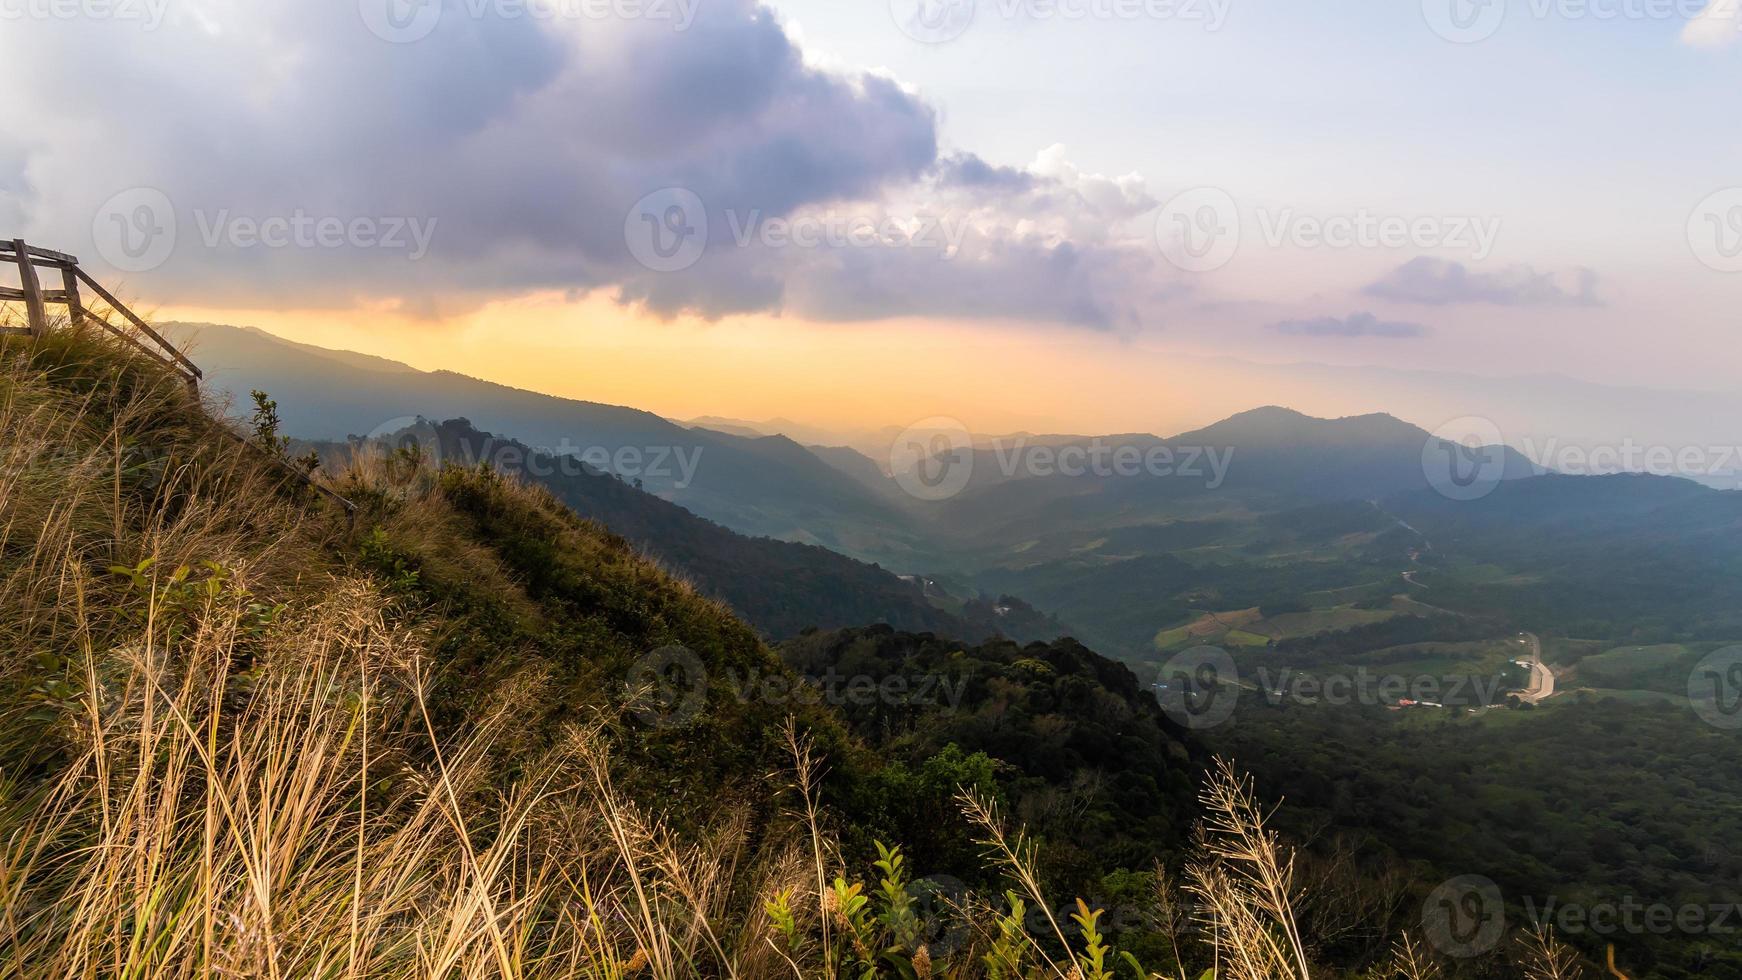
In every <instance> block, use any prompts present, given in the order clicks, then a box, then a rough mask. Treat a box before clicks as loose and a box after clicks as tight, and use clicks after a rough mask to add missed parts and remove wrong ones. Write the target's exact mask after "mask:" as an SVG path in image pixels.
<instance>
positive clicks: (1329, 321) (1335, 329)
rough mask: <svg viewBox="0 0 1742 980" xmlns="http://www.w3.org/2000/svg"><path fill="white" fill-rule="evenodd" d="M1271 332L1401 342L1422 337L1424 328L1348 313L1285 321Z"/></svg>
mask: <svg viewBox="0 0 1742 980" xmlns="http://www.w3.org/2000/svg"><path fill="white" fill-rule="evenodd" d="M1271 329H1273V330H1276V331H1278V332H1280V333H1286V334H1292V335H1294V336H1297V337H1387V338H1392V339H1404V338H1409V337H1425V336H1427V333H1428V329H1427V328H1426V327H1424V326H1422V325H1421V324H1419V323H1403V322H1396V321H1387V320H1381V319H1379V318H1378V317H1376V316H1374V315H1373V314H1371V313H1351V314H1349V315H1348V316H1346V317H1334V316H1327V317H1319V318H1316V319H1311V320H1285V321H1283V322H1282V323H1278V324H1276V325H1275V326H1273V327H1272V328H1271Z"/></svg>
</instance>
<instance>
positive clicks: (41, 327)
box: [0, 238, 357, 520]
mask: <svg viewBox="0 0 1742 980" xmlns="http://www.w3.org/2000/svg"><path fill="white" fill-rule="evenodd" d="M5 262H12V263H14V264H16V265H17V266H18V283H19V288H17V289H13V288H11V287H9V286H0V302H6V301H10V302H15V303H23V304H24V319H25V326H22V327H5V326H0V333H13V334H20V333H22V334H29V335H31V336H33V337H41V336H43V335H45V334H47V333H48V331H49V327H50V325H51V323H52V321H51V320H50V319H49V315H48V308H49V307H50V306H53V305H59V306H64V307H66V308H67V322H68V323H69V324H70V325H72V326H75V327H76V326H81V325H84V324H94V325H96V326H98V327H101V328H102V329H104V330H107V331H108V332H110V333H112V334H114V335H115V336H117V337H119V338H121V339H122V340H123V341H125V342H127V343H128V344H129V345H131V346H132V347H133V348H135V349H136V350H138V351H140V352H141V353H143V354H145V355H146V356H148V357H151V358H152V359H154V360H156V361H157V362H158V363H160V364H162V365H163V366H164V367H167V368H169V369H170V370H171V371H174V372H175V373H176V374H179V375H181V377H182V378H184V379H186V381H187V383H188V386H189V387H191V388H192V389H193V390H194V392H195V393H196V394H197V393H198V392H199V389H200V381H201V380H202V379H204V378H205V373H204V372H202V371H201V370H200V367H199V365H197V364H195V363H194V362H193V361H191V360H188V357H187V355H186V354H183V353H182V352H181V349H180V348H178V347H176V346H175V345H174V344H172V343H170V342H169V341H168V340H166V339H164V336H163V335H162V334H160V333H158V332H157V331H156V330H153V329H152V328H151V325H150V324H149V323H146V322H145V321H144V320H142V319H140V318H139V316H138V315H137V314H135V313H134V312H133V311H132V310H130V309H128V308H127V306H126V305H125V304H123V303H122V302H121V301H120V300H118V299H116V298H115V294H113V293H111V292H109V291H108V290H107V289H104V288H103V286H102V284H101V283H99V282H97V280H95V279H92V278H91V277H90V275H89V274H87V273H86V272H85V270H84V269H81V268H79V260H78V259H77V258H75V257H73V256H71V255H68V254H66V253H65V252H56V251H54V250H53V249H47V248H38V247H37V246H35V245H28V244H26V243H25V241H24V239H22V238H14V239H12V240H11V241H9V242H8V241H0V263H5ZM38 269H43V270H48V271H51V272H58V273H60V282H61V288H59V289H44V288H42V277H41V276H39V275H38V274H37V270H38ZM81 284H83V285H84V286H85V287H86V288H88V289H90V291H91V293H92V294H93V295H95V296H96V297H97V298H98V299H101V300H102V301H103V302H104V303H105V304H106V305H107V306H108V307H109V309H111V310H113V311H114V312H115V313H116V314H117V315H118V316H120V317H121V318H122V319H124V320H125V321H126V322H127V324H128V325H130V326H131V327H132V328H133V330H132V331H129V330H126V329H123V328H122V327H119V326H116V325H115V324H113V323H110V322H109V319H108V318H107V317H103V316H96V315H94V314H93V313H92V312H91V310H90V308H89V307H87V306H85V305H84V301H83V299H82V294H81V292H80V289H79V287H80V285H81ZM134 331H136V332H134ZM215 427H216V428H217V429H218V430H219V431H221V432H223V433H224V434H225V435H227V436H229V437H230V438H232V439H234V440H236V441H237V442H240V443H243V444H244V445H248V446H253V447H254V448H256V449H260V450H261V451H262V452H263V453H265V452H266V451H265V449H264V448H263V447H260V446H258V445H256V444H255V443H252V442H249V441H248V440H247V439H244V438H243V437H242V436H240V435H237V434H236V433H235V432H233V431H231V430H230V428H229V427H227V426H224V425H216V426H215ZM267 455H269V456H270V457H271V458H272V459H273V460H274V461H275V462H277V463H278V464H279V465H280V466H282V467H283V468H284V470H285V472H287V473H289V474H290V475H291V476H293V477H295V478H296V479H297V480H298V481H300V482H301V483H303V484H304V485H305V486H308V487H310V488H312V489H313V490H314V491H315V492H317V493H319V494H321V495H323V496H325V497H328V498H331V499H332V500H334V501H336V502H337V503H338V504H339V505H340V506H341V507H343V508H345V513H346V515H348V516H349V517H350V518H351V519H352V520H355V519H356V517H357V506H356V505H355V504H353V503H351V502H350V501H349V500H346V499H345V498H344V497H342V496H340V495H339V494H337V493H334V492H333V491H332V490H330V489H328V488H327V487H324V486H322V485H321V484H319V483H317V482H315V480H314V479H313V478H312V477H310V476H309V475H308V474H307V473H304V472H303V471H302V470H300V469H297V468H296V467H295V466H292V465H290V463H289V462H288V461H286V460H285V459H284V458H283V457H282V456H280V455H278V454H277V453H267Z"/></svg>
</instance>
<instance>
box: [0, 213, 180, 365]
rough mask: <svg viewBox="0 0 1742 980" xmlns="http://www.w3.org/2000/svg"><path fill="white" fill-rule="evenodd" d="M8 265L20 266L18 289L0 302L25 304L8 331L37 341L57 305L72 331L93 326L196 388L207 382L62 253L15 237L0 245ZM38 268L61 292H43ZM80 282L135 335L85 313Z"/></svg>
mask: <svg viewBox="0 0 1742 980" xmlns="http://www.w3.org/2000/svg"><path fill="white" fill-rule="evenodd" d="M8 259H9V260H11V261H12V262H13V263H15V264H16V265H17V266H18V282H19V288H18V289H11V288H8V287H5V286H0V300H12V301H14V302H21V303H23V304H24V317H25V323H26V324H27V325H26V326H24V327H15V328H8V330H9V332H24V333H29V334H31V335H33V336H39V337H40V336H41V335H43V334H45V333H47V332H48V326H49V319H48V307H49V306H50V305H60V306H65V307H66V308H67V321H68V322H69V323H72V324H73V325H74V326H77V325H79V324H83V323H94V324H96V325H97V326H99V327H102V328H103V329H104V330H107V331H109V332H110V333H112V334H114V335H115V336H117V337H120V338H121V339H122V340H124V341H126V342H127V343H129V344H131V345H133V346H134V347H136V348H138V349H139V350H140V351H142V352H144V353H145V354H147V355H148V356H150V357H152V358H155V359H156V360H158V361H159V362H161V363H162V364H163V365H164V366H165V367H168V368H169V369H170V370H172V371H175V372H176V373H178V374H180V375H181V376H182V377H184V378H186V379H187V380H188V383H189V384H190V385H193V386H194V387H196V388H197V387H199V383H200V379H201V378H203V377H205V375H204V374H202V373H201V371H200V368H199V365H197V364H195V363H194V362H192V361H190V360H188V359H187V355H185V354H183V353H182V352H181V351H180V350H179V349H177V348H176V346H175V345H174V344H172V343H170V342H169V341H167V340H165V339H164V338H163V335H162V334H160V333H158V332H157V331H156V330H153V329H151V325H150V324H148V323H146V322H145V321H144V320H141V319H140V318H139V316H138V315H137V314H135V313H134V312H133V311H132V310H130V309H128V308H127V306H126V304H124V303H122V302H121V301H120V300H118V299H116V298H115V294H113V293H111V292H109V291H108V290H107V289H104V288H103V286H102V284H101V283H99V282H97V280H95V279H92V278H91V277H90V275H89V274H87V273H86V272H85V270H83V269H81V268H79V260H78V259H76V258H74V257H73V256H71V255H68V254H66V253H65V252H56V251H53V250H52V249H46V248H37V247H36V246H35V245H26V244H25V243H24V239H22V238H15V239H13V240H12V241H10V242H0V261H6V260H8ZM37 269H47V270H50V271H55V272H59V273H60V281H61V288H59V289H44V288H42V277H40V276H38V275H37V271H36V270H37ZM81 283H83V284H84V285H85V286H86V287H88V288H89V289H90V290H91V292H92V293H93V294H95V295H96V296H97V298H98V299H101V300H102V301H103V302H104V303H106V304H108V306H109V309H111V310H114V311H115V313H116V314H117V315H119V316H120V317H122V318H123V319H125V320H126V321H127V322H128V323H129V324H131V325H132V327H133V329H134V330H136V331H138V333H131V332H129V331H127V330H123V329H122V328H120V327H117V326H116V325H114V324H112V323H110V322H109V321H108V319H107V318H106V317H100V316H90V315H89V312H90V311H89V309H88V308H86V306H85V305H84V302H83V300H82V299H81V298H80V294H79V285H80V284H81Z"/></svg>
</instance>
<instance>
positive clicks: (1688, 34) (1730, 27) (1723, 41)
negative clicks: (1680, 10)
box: [1682, 0, 1742, 48]
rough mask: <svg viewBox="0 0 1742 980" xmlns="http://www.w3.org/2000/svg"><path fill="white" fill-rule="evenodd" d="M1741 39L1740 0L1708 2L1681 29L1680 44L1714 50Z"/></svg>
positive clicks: (1741, 14) (1741, 2) (1741, 11)
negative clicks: (1704, 7)
mask: <svg viewBox="0 0 1742 980" xmlns="http://www.w3.org/2000/svg"><path fill="white" fill-rule="evenodd" d="M1738 39H1742V0H1710V2H1709V3H1707V4H1706V9H1704V10H1702V11H1700V12H1699V13H1698V14H1695V15H1694V17H1693V18H1692V19H1691V20H1689V21H1688V23H1687V26H1686V27H1684V28H1682V42H1683V43H1685V44H1691V45H1693V46H1694V47H1697V48H1716V47H1724V46H1726V45H1730V44H1735V43H1736V41H1737V40H1738Z"/></svg>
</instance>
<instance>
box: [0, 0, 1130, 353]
mask: <svg viewBox="0 0 1742 980" xmlns="http://www.w3.org/2000/svg"><path fill="white" fill-rule="evenodd" d="M361 2H362V3H363V4H364V5H365V10H367V9H370V8H369V6H368V5H369V4H375V5H383V4H386V5H396V0H361ZM583 7H585V5H580V6H576V5H554V6H553V5H539V4H530V5H516V4H492V3H479V2H477V0H442V6H441V8H440V10H441V14H440V17H439V20H438V21H437V22H436V23H435V25H434V27H433V29H432V30H430V31H429V32H428V33H427V36H422V37H421V38H419V39H417V40H413V41H410V42H408V43H392V42H390V41H388V40H384V39H383V38H382V37H380V36H377V34H376V33H373V32H372V31H371V30H370V29H368V28H367V27H366V26H365V21H366V20H367V18H366V17H365V18H360V17H359V16H358V0H339V2H335V3H312V4H311V3H307V2H305V0H204V2H202V3H201V4H199V5H198V9H197V10H196V9H195V7H194V5H192V4H171V5H169V6H168V7H167V15H166V19H165V21H164V22H163V23H162V24H161V25H160V26H158V27H156V29H154V30H151V31H149V32H146V31H143V30H142V29H141V27H140V25H136V24H128V23H124V22H101V21H92V20H90V19H86V20H78V21H74V20H45V21H42V22H40V23H33V24H31V25H30V30H28V31H20V30H13V31H8V32H5V33H4V34H0V62H4V63H6V64H8V65H9V66H11V67H12V68H13V71H12V73H11V76H12V77H13V78H14V79H18V80H20V83H21V84H22V86H23V88H22V89H20V88H19V87H18V86H14V87H13V88H12V89H10V90H9V92H8V95H7V96H6V101H7V104H8V111H7V115H8V125H7V130H8V132H10V133H22V134H29V138H28V139H19V138H0V216H8V217H16V218H18V219H19V221H18V224H20V225H22V226H23V227H24V229H25V231H26V233H27V234H28V235H29V236H30V237H31V238H32V239H36V240H40V241H42V242H43V243H44V244H46V245H50V246H52V247H60V248H63V249H65V250H68V251H77V252H80V253H82V254H83V255H85V256H88V257H89V258H91V259H96V258H99V257H103V254H102V250H101V249H99V248H98V243H99V242H100V241H101V240H102V237H101V232H100V230H99V229H96V228H94V227H93V226H94V223H95V224H103V223H104V222H105V221H108V222H118V223H120V224H122V225H125V224H126V223H128V222H131V221H133V220H134V209H132V208H131V207H129V209H127V213H125V214H106V213H105V209H104V206H105V202H107V201H109V200H111V198H112V195H115V194H117V193H118V192H123V191H126V190H128V189H130V188H135V187H149V188H154V189H156V190H160V191H162V192H163V194H164V195H165V196H167V198H168V200H169V201H170V202H171V206H172V209H173V215H172V217H173V219H174V224H175V236H174V243H175V244H174V248H173V251H172V252H171V253H170V254H169V256H168V258H167V259H166V260H165V261H164V262H163V263H162V264H161V265H159V266H154V267H153V268H151V269H150V270H149V271H148V272H147V271H144V270H141V271H140V272H139V276H140V278H138V279H137V280H136V281H134V282H133V283H130V286H131V288H134V289H135V290H139V291H143V292H145V293H146V294H148V295H150V296H151V297H153V299H154V300H155V301H157V302H198V303H201V304H205V305H212V306H219V305H231V304H235V305H247V304H251V303H252V304H261V305H266V304H278V305H295V306H298V307H304V308H306V307H311V306H322V305H334V306H338V305H349V304H352V303H355V302H357V301H358V300H360V299H368V300H376V301H386V302H397V303H399V304H401V305H402V306H405V307H408V308H416V309H420V310H425V311H427V312H429V313H430V314H431V315H440V314H441V313H444V312H453V311H455V310H458V309H464V308H467V307H470V306H475V305H477V304H479V303H482V302H485V301H487V300H489V299H492V298H495V297H498V296H503V295H513V294H517V293H524V292H528V291H533V290H541V289H562V290H593V289H606V290H611V291H612V292H613V293H614V295H616V296H618V297H619V298H620V299H621V300H622V301H623V302H626V303H636V304H645V305H646V307H647V308H648V309H649V310H651V311H652V312H654V313H656V314H659V315H665V316H669V315H676V314H680V313H692V314H698V315H701V316H705V317H720V316H726V315H731V314H735V313H745V312H759V311H772V312H791V313H796V314H801V315H807V316H822V317H835V318H876V317H879V316H888V315H899V314H910V313H911V314H931V313H949V314H951V315H960V316H983V317H1012V318H1017V319H1034V320H1058V321H1062V322H1072V323H1083V324H1087V325H1092V326H1104V325H1108V324H1115V323H1123V322H1127V321H1129V320H1130V319H1131V318H1133V317H1135V316H1136V315H1137V314H1136V313H1135V312H1133V311H1134V310H1135V309H1136V308H1137V307H1139V306H1141V305H1142V303H1143V302H1145V297H1146V296H1148V295H1149V294H1150V292H1151V291H1152V290H1153V289H1154V288H1155V287H1154V286H1153V285H1152V284H1151V283H1150V279H1151V278H1152V277H1153V272H1154V269H1153V267H1152V265H1151V263H1150V262H1149V253H1150V251H1151V250H1150V249H1146V248H1144V247H1143V246H1142V242H1141V236H1140V235H1138V234H1136V233H1127V232H1126V231H1125V230H1123V229H1122V227H1121V226H1122V225H1123V224H1124V223H1126V222H1132V220H1133V219H1134V218H1135V216H1136V215H1138V214H1141V212H1142V211H1143V210H1145V209H1147V208H1152V207H1153V206H1154V203H1153V200H1152V199H1151V198H1150V197H1149V195H1148V194H1147V192H1146V190H1145V189H1144V186H1143V181H1142V178H1140V177H1137V176H1135V175H1127V176H1123V177H1104V176H1101V175H1098V174H1085V173H1082V172H1080V171H1079V170H1077V169H1076V168H1075V167H1074V166H1072V165H1071V164H1070V163H1069V162H1068V161H1066V160H1065V159H1064V156H1063V151H1062V149H1060V148H1049V149H1048V150H1047V151H1045V152H1043V153H1042V154H1041V155H1040V157H1038V158H1037V159H1036V160H1035V161H1034V163H1032V164H1030V165H1029V166H1028V167H1025V168H1012V167H1005V166H997V165H994V164H991V163H988V162H986V161H984V160H982V159H980V158H979V157H977V156H974V155H973V154H971V153H965V152H956V153H949V154H946V153H944V152H943V151H941V150H940V140H939V135H938V121H937V113H936V111H935V109H934V108H933V107H932V106H931V105H930V104H928V103H927V102H926V101H925V100H923V99H922V98H921V97H919V96H918V95H916V94H914V93H913V92H911V91H909V90H907V89H905V88H903V87H902V86H901V85H899V84H898V83H897V82H895V81H893V80H891V79H889V78H887V77H883V76H881V75H877V74H872V73H861V72H851V71H841V70H828V69H824V68H821V67H818V66H816V65H814V64H811V63H808V62H807V61H806V59H805V58H804V56H803V52H802V51H800V50H799V48H798V47H797V45H796V44H795V43H794V42H793V40H792V39H791V38H790V37H789V36H788V35H787V34H786V32H785V31H784V29H783V27H782V25H781V24H780V23H779V22H778V21H777V19H776V18H775V15H774V14H773V13H772V12H771V11H770V10H769V9H768V8H766V7H764V6H761V5H760V4H758V3H755V2H753V0H708V2H705V3H699V4H685V3H674V4H666V5H653V4H648V5H642V6H641V7H640V8H638V9H645V10H654V9H656V8H659V9H666V10H673V9H681V10H684V11H686V12H687V14H688V16H691V17H693V22H686V23H685V24H684V25H683V29H681V30H679V29H677V25H675V24H673V23H670V22H661V21H659V20H656V19H645V18H644V19H626V18H623V17H615V18H589V17H583V16H573V17H565V16H561V15H558V16H528V15H527V14H526V12H527V11H529V10H532V9H534V8H540V9H544V8H548V9H550V10H556V11H562V10H571V9H572V10H580V9H582V8H583ZM424 9H428V8H424ZM516 12H518V14H517V13H516ZM196 14H197V15H198V16H195V15H196ZM190 107H197V109H198V111H193V109H191V108H190ZM662 188H684V189H686V190H687V191H689V192H691V193H692V194H693V195H694V199H695V200H697V201H699V202H701V208H702V209H703V214H702V215H701V216H705V219H706V222H705V223H706V228H707V231H708V235H707V239H706V248H705V251H704V252H703V254H702V255H701V257H700V259H699V260H698V261H695V262H694V263H693V264H691V265H689V266H688V267H686V268H683V269H682V270H680V271H667V272H656V271H653V270H652V269H650V268H648V267H646V266H645V265H644V264H643V263H642V262H640V261H637V258H636V256H635V254H634V252H633V250H632V248H631V247H630V246H629V243H628V241H626V238H627V233H626V223H628V224H633V218H632V216H631V212H632V211H633V210H634V209H635V208H636V206H637V204H638V202H640V201H642V200H643V199H644V198H645V197H646V196H647V195H649V194H650V193H652V192H656V191H659V190H661V189H662ZM299 217H300V218H301V219H303V220H305V221H310V222H312V221H318V220H320V219H323V218H325V219H339V220H341V221H343V222H346V223H349V222H351V221H354V220H357V219H379V220H380V221H382V222H390V221H404V220H407V219H410V220H414V221H419V222H423V223H425V224H426V225H427V224H428V223H429V222H434V231H433V236H432V238H431V240H430V247H429V251H428V254H427V256H425V257H423V258H420V259H418V260H416V261H413V260H411V258H410V256H409V255H408V253H407V252H406V251H404V250H391V249H384V248H379V247H369V246H359V245H357V244H355V243H353V242H351V241H349V240H347V241H346V242H345V243H344V244H343V245H341V246H331V247H328V246H323V247H297V246H292V247H265V246H260V245H257V244H255V245H248V244H242V243H239V242H238V241H237V236H235V235H234V234H232V232H234V230H235V228H236V227H237V225H236V223H237V222H238V221H240V222H244V223H247V222H262V221H270V220H275V219H283V220H286V221H288V220H292V219H296V218H299ZM693 217H700V216H693ZM941 218H950V219H952V220H955V221H957V222H958V224H959V226H960V227H962V228H964V229H966V234H965V236H964V237H963V238H962V239H961V240H960V241H959V243H958V247H957V248H955V249H952V250H951V251H950V252H949V262H948V263H940V262H938V261H937V256H936V255H935V254H927V253H926V252H924V251H923V250H919V249H913V248H884V247H881V246H876V247H859V246H854V247H844V248H842V247H824V248H801V247H793V246H791V245H790V244H779V243H776V244H770V242H769V241H768V240H767V237H766V236H763V235H761V234H752V235H750V236H749V237H748V238H745V239H741V240H739V239H735V237H734V236H733V235H732V234H731V232H730V229H731V228H732V227H733V226H734V225H735V224H737V225H743V224H745V223H746V222H752V223H756V224H757V226H758V227H762V226H765V225H766V224H767V223H768V222H769V221H770V220H771V219H779V220H781V221H785V222H806V221H809V222H828V221H833V222H837V223H839V222H841V221H843V220H844V221H848V222H853V223H860V224H866V223H870V224H875V223H879V222H883V221H885V220H887V221H892V222H896V223H898V224H900V223H906V224H907V225H908V226H912V225H913V224H915V223H923V222H926V221H934V220H939V219H941ZM105 227H107V226H105ZM111 230H112V229H111ZM243 237H244V238H246V236H243ZM145 283H148V284H149V285H144V284H145ZM834 291H838V292H834Z"/></svg>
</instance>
